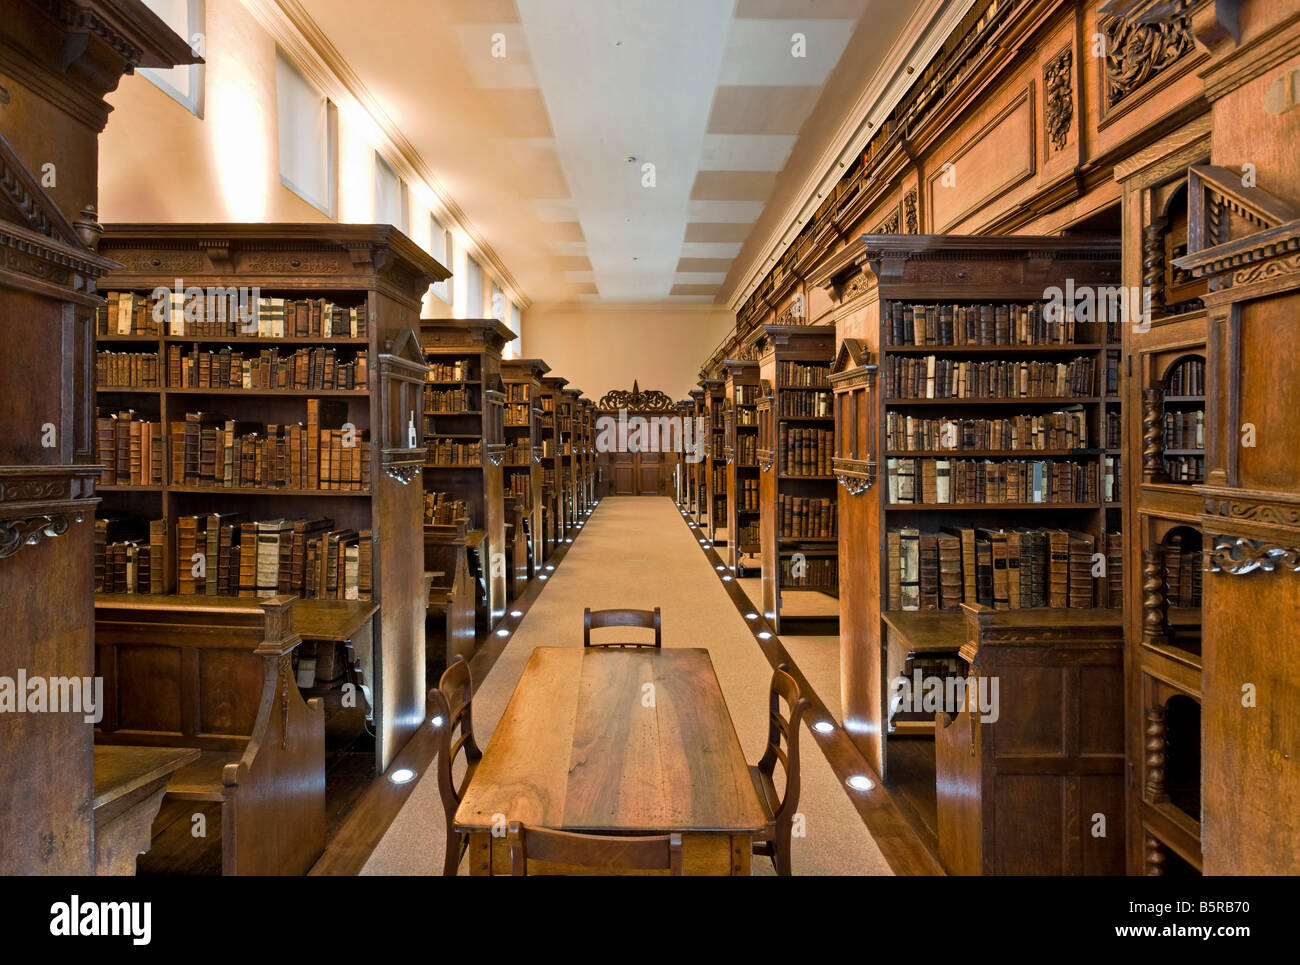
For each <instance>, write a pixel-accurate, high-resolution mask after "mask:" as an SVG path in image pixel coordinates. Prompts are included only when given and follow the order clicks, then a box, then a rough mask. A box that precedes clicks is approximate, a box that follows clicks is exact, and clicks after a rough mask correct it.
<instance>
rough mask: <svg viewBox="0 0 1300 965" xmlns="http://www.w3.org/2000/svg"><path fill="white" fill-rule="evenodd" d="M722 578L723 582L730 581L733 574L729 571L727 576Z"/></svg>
mask: <svg viewBox="0 0 1300 965" xmlns="http://www.w3.org/2000/svg"><path fill="white" fill-rule="evenodd" d="M722 579H723V582H729V581H730V580H731V574H730V573H728V574H727V575H726V576H724V577H723V578H722Z"/></svg>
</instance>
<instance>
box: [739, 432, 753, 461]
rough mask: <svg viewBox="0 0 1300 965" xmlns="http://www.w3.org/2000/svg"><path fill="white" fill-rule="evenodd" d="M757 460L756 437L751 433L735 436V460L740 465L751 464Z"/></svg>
mask: <svg viewBox="0 0 1300 965" xmlns="http://www.w3.org/2000/svg"><path fill="white" fill-rule="evenodd" d="M757 461H758V437H757V436H753V435H745V436H737V437H736V462H737V463H738V464H739V465H741V466H752V465H754V464H755V463H756V462H757Z"/></svg>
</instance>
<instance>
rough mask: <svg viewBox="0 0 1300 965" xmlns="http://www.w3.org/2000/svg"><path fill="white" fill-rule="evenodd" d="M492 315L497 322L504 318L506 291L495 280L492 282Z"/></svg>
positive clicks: (502, 320)
mask: <svg viewBox="0 0 1300 965" xmlns="http://www.w3.org/2000/svg"><path fill="white" fill-rule="evenodd" d="M492 317H493V318H495V319H496V320H497V321H498V322H504V321H505V320H506V293H505V292H503V291H502V290H501V286H500V285H498V284H497V283H496V282H493V283H492Z"/></svg>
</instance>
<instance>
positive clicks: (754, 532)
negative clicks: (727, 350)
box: [722, 359, 762, 576]
mask: <svg viewBox="0 0 1300 965" xmlns="http://www.w3.org/2000/svg"><path fill="white" fill-rule="evenodd" d="M722 364H723V367H724V368H725V370H726V380H725V386H724V391H725V393H726V421H727V447H726V456H727V559H728V562H729V564H730V566H731V568H732V569H733V570H735V571H736V573H737V575H739V576H743V575H744V573H743V570H744V566H745V562H746V558H747V557H748V558H751V559H752V558H754V557H758V556H759V555H760V553H761V551H762V545H761V541H760V538H759V518H760V516H761V513H760V509H759V494H758V393H759V389H760V385H759V379H758V363H757V362H753V361H742V360H739V359H728V360H726V361H724V362H723V363H722Z"/></svg>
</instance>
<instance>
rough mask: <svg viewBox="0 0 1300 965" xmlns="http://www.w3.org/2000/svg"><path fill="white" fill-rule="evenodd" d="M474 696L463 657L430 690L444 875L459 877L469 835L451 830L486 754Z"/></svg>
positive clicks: (466, 664)
mask: <svg viewBox="0 0 1300 965" xmlns="http://www.w3.org/2000/svg"><path fill="white" fill-rule="evenodd" d="M472 695H473V681H472V680H471V679H470V675H469V664H468V663H467V662H466V661H465V658H464V657H463V656H457V657H456V658H455V659H454V660H452V662H451V664H450V665H449V666H448V667H447V671H446V673H444V674H443V675H442V679H441V680H439V681H438V686H437V687H434V688H433V689H432V690H430V691H429V709H430V713H432V714H433V716H434V717H441V718H442V731H441V735H440V737H439V745H438V793H439V795H440V796H441V797H442V810H443V813H444V814H445V815H446V819H447V855H446V859H445V860H444V861H443V865H442V873H443V874H444V875H455V874H456V869H457V867H459V865H460V859H461V855H462V854H463V853H464V850H465V848H466V847H467V846H468V843H469V838H468V836H467V835H462V834H457V833H456V832H455V831H454V830H453V829H452V820H453V819H454V818H455V816H456V808H457V807H459V806H460V800H461V798H462V797H463V796H464V794H465V788H467V787H468V786H469V782H470V780H471V779H472V778H473V776H474V771H475V770H477V769H478V763H479V761H480V760H482V758H483V752H482V751H481V750H479V748H478V744H476V743H475V742H474V723H473V719H472V717H471V716H470V699H471V697H472ZM457 731H459V737H457V738H456V739H455V741H453V740H452V738H453V734H454V733H456V732H457ZM462 751H463V752H464V754H465V777H464V778H463V779H462V780H461V782H460V785H459V786H457V785H456V783H455V781H454V780H453V779H452V776H451V769H452V765H453V764H454V763H455V760H456V755H457V754H460V753H461V752H462Z"/></svg>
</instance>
